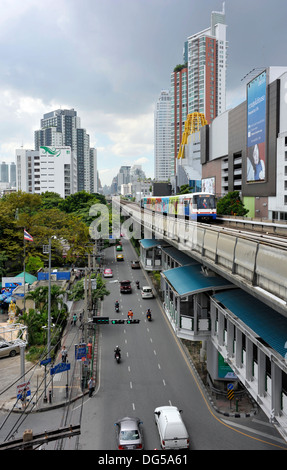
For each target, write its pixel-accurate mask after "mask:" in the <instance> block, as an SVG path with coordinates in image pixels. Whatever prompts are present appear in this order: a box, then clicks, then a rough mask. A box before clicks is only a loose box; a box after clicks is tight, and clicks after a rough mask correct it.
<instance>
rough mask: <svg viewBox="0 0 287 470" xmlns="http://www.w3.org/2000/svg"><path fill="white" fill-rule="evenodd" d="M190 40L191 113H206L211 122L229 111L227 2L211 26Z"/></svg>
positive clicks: (212, 17)
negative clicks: (227, 102)
mask: <svg viewBox="0 0 287 470" xmlns="http://www.w3.org/2000/svg"><path fill="white" fill-rule="evenodd" d="M187 42H188V113H189V114H190V113H193V112H199V113H204V115H205V118H206V120H207V122H208V123H210V122H211V121H212V120H213V119H214V118H215V117H216V116H218V115H219V114H221V113H222V112H224V111H225V106H226V56H227V47H228V42H227V41H226V24H225V4H224V3H223V9H222V11H221V12H216V11H213V12H212V13H211V26H210V27H209V28H207V29H205V30H203V31H200V32H199V33H197V34H194V35H192V36H190V37H189V38H188V40H187Z"/></svg>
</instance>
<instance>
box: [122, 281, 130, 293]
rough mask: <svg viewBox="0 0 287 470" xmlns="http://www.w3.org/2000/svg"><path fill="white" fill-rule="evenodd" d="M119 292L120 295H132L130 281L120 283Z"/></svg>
mask: <svg viewBox="0 0 287 470" xmlns="http://www.w3.org/2000/svg"><path fill="white" fill-rule="evenodd" d="M120 292H121V294H131V293H132V286H131V281H120Z"/></svg>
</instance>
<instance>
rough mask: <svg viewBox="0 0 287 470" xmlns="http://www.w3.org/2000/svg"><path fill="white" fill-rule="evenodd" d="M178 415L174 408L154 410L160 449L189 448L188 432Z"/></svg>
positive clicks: (165, 407) (164, 407)
mask: <svg viewBox="0 0 287 470" xmlns="http://www.w3.org/2000/svg"><path fill="white" fill-rule="evenodd" d="M180 413H181V411H180V410H178V408H177V407H176V406H159V407H158V408H156V409H155V410H154V417H155V424H156V425H157V430H158V433H159V438H160V445H161V448H162V449H188V448H189V436H188V432H187V429H186V427H185V425H184V422H183V421H182V418H181V414H180Z"/></svg>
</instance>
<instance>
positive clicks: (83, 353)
mask: <svg viewBox="0 0 287 470" xmlns="http://www.w3.org/2000/svg"><path fill="white" fill-rule="evenodd" d="M86 357H87V345H86V343H81V344H75V359H76V361H81V360H82V359H83V358H86Z"/></svg>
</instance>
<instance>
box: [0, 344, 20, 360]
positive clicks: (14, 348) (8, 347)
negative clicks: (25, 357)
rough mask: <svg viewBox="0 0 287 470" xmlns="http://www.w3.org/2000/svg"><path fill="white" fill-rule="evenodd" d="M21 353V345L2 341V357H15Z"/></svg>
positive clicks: (0, 346)
mask: <svg viewBox="0 0 287 470" xmlns="http://www.w3.org/2000/svg"><path fill="white" fill-rule="evenodd" d="M19 353H20V346H19V343H17V342H14V341H0V357H6V356H10V357H14V356H16V354H19Z"/></svg>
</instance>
